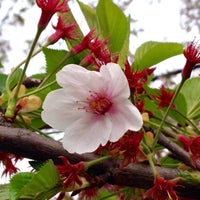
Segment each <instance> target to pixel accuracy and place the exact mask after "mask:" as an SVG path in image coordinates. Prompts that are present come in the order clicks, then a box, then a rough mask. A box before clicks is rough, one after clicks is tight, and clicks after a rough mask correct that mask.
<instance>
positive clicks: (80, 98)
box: [42, 63, 142, 153]
mask: <svg viewBox="0 0 200 200" xmlns="http://www.w3.org/2000/svg"><path fill="white" fill-rule="evenodd" d="M56 79H57V82H58V84H59V85H60V86H61V87H62V88H61V89H57V90H55V91H52V92H50V93H49V94H48V95H47V97H46V99H45V101H44V104H43V109H44V110H43V112H42V119H43V120H44V121H45V122H46V123H47V124H49V125H50V126H52V127H53V128H55V129H58V130H61V131H64V132H65V135H64V138H63V146H64V148H65V149H66V150H67V151H69V152H70V153H74V152H76V153H86V152H92V151H95V150H96V149H97V148H98V147H99V145H105V144H106V143H107V142H108V141H111V142H116V141H118V140H119V139H120V138H121V137H122V136H123V135H124V134H125V132H126V131H127V130H132V131H138V130H139V129H140V128H141V126H142V117H141V114H140V112H139V111H138V109H137V108H136V107H135V106H134V105H133V104H132V103H131V102H130V101H129V99H128V98H129V96H130V89H129V85H128V81H127V79H126V77H125V75H124V73H123V71H122V70H121V68H120V66H119V65H118V64H115V63H108V64H107V65H102V66H101V68H100V71H99V72H96V71H89V70H87V69H85V68H83V67H81V66H78V65H75V64H70V65H67V66H66V67H64V68H63V69H62V70H61V71H60V72H58V73H57V76H56Z"/></svg>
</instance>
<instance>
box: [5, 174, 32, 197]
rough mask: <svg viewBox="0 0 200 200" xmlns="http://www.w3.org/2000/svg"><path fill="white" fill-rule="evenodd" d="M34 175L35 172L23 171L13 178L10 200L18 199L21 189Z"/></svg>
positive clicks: (10, 187)
mask: <svg viewBox="0 0 200 200" xmlns="http://www.w3.org/2000/svg"><path fill="white" fill-rule="evenodd" d="M33 176H34V174H32V173H30V172H22V173H18V174H16V175H14V176H13V178H11V180H10V186H9V196H10V200H16V199H17V198H18V196H19V193H20V191H21V189H22V188H23V187H24V186H25V185H26V184H28V183H29V182H30V181H31V179H32V177H33Z"/></svg>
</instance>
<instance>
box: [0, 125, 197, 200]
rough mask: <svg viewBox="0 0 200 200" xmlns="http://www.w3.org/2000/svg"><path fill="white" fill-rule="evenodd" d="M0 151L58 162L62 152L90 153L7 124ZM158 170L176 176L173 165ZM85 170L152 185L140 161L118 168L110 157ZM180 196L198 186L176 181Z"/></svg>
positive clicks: (110, 179) (0, 130)
mask: <svg viewBox="0 0 200 200" xmlns="http://www.w3.org/2000/svg"><path fill="white" fill-rule="evenodd" d="M0 151H3V152H9V153H13V154H16V155H19V156H22V157H25V158H30V159H34V160H37V161H45V160H47V159H52V160H54V162H55V163H58V162H59V159H58V156H60V155H63V156H66V157H67V158H68V159H69V161H70V162H72V163H77V162H79V161H87V160H92V159H94V158H95V157H96V156H95V155H94V154H92V153H91V154H83V155H78V154H70V153H68V152H67V151H66V150H65V149H64V148H63V147H62V145H61V143H60V142H57V141H54V140H52V139H49V138H45V137H43V136H41V135H38V134H36V133H34V132H31V131H28V130H24V129H19V128H11V127H3V126H0ZM157 170H158V172H159V174H160V175H161V176H162V177H164V178H166V179H173V178H176V177H177V176H178V170H177V169H167V168H162V167H157ZM88 174H90V175H92V176H96V177H100V178H101V179H102V180H103V181H104V182H107V183H110V184H114V185H123V186H131V187H139V188H145V189H147V188H149V187H151V186H152V185H153V180H154V176H153V174H152V171H151V168H150V167H149V166H148V165H144V164H135V165H130V166H128V167H126V168H123V169H119V167H118V161H117V160H116V159H115V160H114V159H110V160H107V161H105V162H102V163H99V164H98V165H96V166H94V167H92V168H90V169H89V170H88ZM176 190H177V191H178V192H180V195H181V196H185V197H188V198H193V199H195V198H196V199H199V196H200V189H199V188H197V187H194V186H193V187H191V186H190V185H184V184H183V183H180V187H178V188H176Z"/></svg>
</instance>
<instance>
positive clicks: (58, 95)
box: [41, 89, 85, 131]
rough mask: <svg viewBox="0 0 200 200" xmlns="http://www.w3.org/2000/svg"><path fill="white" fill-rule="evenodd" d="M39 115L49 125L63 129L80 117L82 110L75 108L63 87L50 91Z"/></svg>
mask: <svg viewBox="0 0 200 200" xmlns="http://www.w3.org/2000/svg"><path fill="white" fill-rule="evenodd" d="M42 108H43V111H42V113H41V117H42V119H43V121H44V122H46V123H47V124H49V125H50V126H51V127H53V128H55V129H58V130H60V131H64V130H65V129H66V126H68V125H69V124H71V123H72V122H74V121H75V120H77V119H79V118H80V117H82V114H84V113H83V112H85V111H81V110H78V109H77V108H76V105H75V104H74V101H73V99H72V97H70V96H68V95H67V94H66V93H65V90H64V89H58V90H55V91H52V92H50V93H49V94H48V95H47V96H46V98H45V101H44V103H43V106H42Z"/></svg>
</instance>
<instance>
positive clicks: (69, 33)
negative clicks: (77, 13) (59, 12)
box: [48, 17, 76, 44]
mask: <svg viewBox="0 0 200 200" xmlns="http://www.w3.org/2000/svg"><path fill="white" fill-rule="evenodd" d="M53 28H54V29H55V30H56V32H55V33H53V34H52V35H51V36H50V37H49V38H48V42H49V43H50V44H54V43H56V42H57V41H58V40H59V39H61V38H62V39H67V38H68V39H75V38H74V37H73V31H74V29H75V28H76V24H70V25H68V24H67V23H64V22H63V20H62V18H61V17H59V18H58V23H57V25H56V26H54V25H53Z"/></svg>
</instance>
